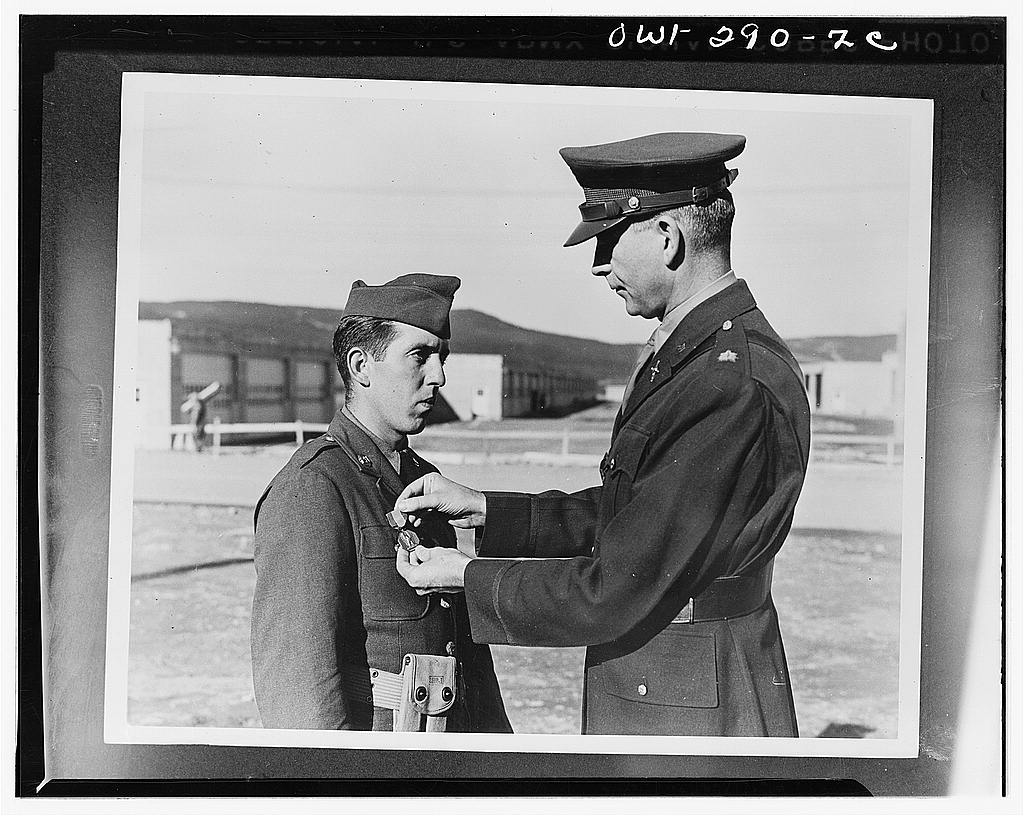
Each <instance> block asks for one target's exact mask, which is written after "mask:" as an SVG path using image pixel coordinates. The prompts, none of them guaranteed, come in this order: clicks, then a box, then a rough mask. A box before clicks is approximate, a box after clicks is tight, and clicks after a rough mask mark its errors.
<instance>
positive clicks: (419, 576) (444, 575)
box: [395, 547, 469, 595]
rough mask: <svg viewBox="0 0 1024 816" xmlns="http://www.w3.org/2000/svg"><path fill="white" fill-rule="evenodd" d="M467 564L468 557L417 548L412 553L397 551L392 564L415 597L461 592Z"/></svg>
mask: <svg viewBox="0 0 1024 816" xmlns="http://www.w3.org/2000/svg"><path fill="white" fill-rule="evenodd" d="M468 563H469V556H467V555H463V554H462V553H461V552H459V551H458V550H456V549H452V548H448V547H431V548H430V549H428V548H426V547H417V548H416V549H415V550H413V551H412V552H409V551H408V550H406V549H405V548H404V547H399V548H398V550H397V558H396V560H395V566H396V567H397V569H398V574H399V575H401V576H402V577H403V578H404V579H405V580H406V583H408V584H409V586H411V587H412V588H413V589H415V590H416V592H417V594H419V595H429V594H430V593H431V592H461V591H462V589H463V588H464V587H465V584H466V582H465V575H466V564H468Z"/></svg>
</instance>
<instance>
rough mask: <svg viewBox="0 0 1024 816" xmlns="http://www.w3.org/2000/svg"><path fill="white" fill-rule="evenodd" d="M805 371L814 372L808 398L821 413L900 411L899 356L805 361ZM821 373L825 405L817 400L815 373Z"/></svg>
mask: <svg viewBox="0 0 1024 816" xmlns="http://www.w3.org/2000/svg"><path fill="white" fill-rule="evenodd" d="M800 367H801V368H802V369H803V371H804V374H809V375H811V378H812V379H811V390H810V392H809V393H808V395H807V396H808V400H809V401H810V403H811V410H812V411H813V412H816V413H820V414H833V415H837V416H851V417H876V418H881V417H884V418H889V419H891V418H893V416H894V413H895V411H896V408H897V406H896V404H895V403H896V388H895V385H896V380H895V372H896V366H895V358H894V357H889V358H887V359H886V360H883V361H880V362H870V361H869V362H848V361H843V360H835V361H828V362H822V363H801V364H800ZM819 373H820V374H821V405H820V406H818V407H816V406H815V404H814V402H815V400H814V381H813V377H814V375H815V374H819Z"/></svg>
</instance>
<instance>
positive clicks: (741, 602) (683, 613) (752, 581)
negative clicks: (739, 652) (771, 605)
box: [672, 559, 775, 623]
mask: <svg viewBox="0 0 1024 816" xmlns="http://www.w3.org/2000/svg"><path fill="white" fill-rule="evenodd" d="M774 563H775V560H774V559H772V560H770V561H769V562H768V563H767V564H765V565H764V566H763V567H761V569H759V570H758V571H757V572H754V573H751V574H749V575H729V576H726V577H724V578H716V579H715V580H714V581H712V582H711V584H710V585H709V586H708V588H707V589H705V590H704V591H703V592H702V593H701V594H700V595H698V596H697V597H696V598H690V600H689V601H687V603H686V606H684V607H683V608H682V609H681V610H679V614H678V615H676V616H675V618H673V620H672V623H704V622H706V621H716V620H728V619H729V618H740V617H743V616H744V615H749V614H750V613H751V612H754V611H756V610H758V609H760V608H761V607H762V606H763V605H764V603H765V601H767V600H768V597H769V595H771V590H772V567H773V566H774Z"/></svg>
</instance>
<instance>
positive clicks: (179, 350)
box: [135, 301, 629, 447]
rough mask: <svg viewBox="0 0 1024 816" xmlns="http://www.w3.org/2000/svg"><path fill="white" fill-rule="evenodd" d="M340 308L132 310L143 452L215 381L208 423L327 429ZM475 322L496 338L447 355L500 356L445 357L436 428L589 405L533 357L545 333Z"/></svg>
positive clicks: (564, 373)
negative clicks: (136, 315) (299, 423)
mask: <svg viewBox="0 0 1024 816" xmlns="http://www.w3.org/2000/svg"><path fill="white" fill-rule="evenodd" d="M340 311H341V310H340V309H338V310H327V309H313V308H304V307H290V306H270V305H266V304H256V303H235V302H230V303H223V302H221V303H210V302H199V301H194V302H193V301H190V302H179V303H142V304H140V306H139V324H138V362H137V365H136V392H135V399H136V404H137V407H138V409H139V413H138V417H139V431H140V444H142V445H144V446H146V447H167V446H168V445H169V444H170V437H169V436H168V435H167V433H166V431H165V430H164V429H166V428H167V427H168V426H170V425H172V424H175V423H181V422H185V421H186V417H185V416H184V414H182V413H181V412H180V406H181V404H182V403H183V402H184V400H185V398H186V396H187V395H188V394H189V393H190V392H193V391H200V390H202V389H203V388H205V387H206V386H207V385H209V384H210V383H212V382H215V381H216V382H219V383H220V384H221V390H220V392H219V393H218V394H217V396H215V397H214V398H213V399H212V400H211V401H210V402H209V403H208V406H207V421H208V422H213V421H215V420H219V421H220V422H224V423H249V422H294V421H295V420H302V421H303V422H310V423H325V422H329V421H330V419H331V417H332V416H333V415H334V412H335V411H336V410H337V407H338V406H339V405H340V404H341V401H342V399H343V387H342V383H341V377H340V375H339V374H338V372H337V369H336V367H335V364H334V358H333V355H332V353H331V339H332V337H333V334H334V329H335V327H336V325H337V320H338V317H339V315H340ZM459 316H460V313H459V312H458V311H456V312H455V313H454V315H453V322H454V324H455V326H456V328H455V331H456V332H458V331H459ZM474 320H475V321H476V322H477V323H480V322H481V321H491V322H492V323H493V324H494V326H495V327H497V330H496V331H494V332H492V334H494V335H495V336H494V337H493V338H490V337H488V338H487V339H486V340H485V341H483V342H479V343H472V342H471V341H470V342H462V341H461V340H460V337H459V335H456V336H455V341H454V347H455V348H473V347H478V346H485V347H486V346H490V347H492V348H494V349H498V348H502V347H503V351H504V353H487V352H484V353H476V352H471V351H468V350H467V351H453V353H452V354H451V355H450V356H449V357H448V360H447V362H446V364H445V376H446V379H447V382H446V384H445V386H444V388H443V389H441V396H442V397H443V401H442V402H439V404H438V406H437V407H436V408H435V409H434V412H433V415H432V420H433V421H434V422H439V421H440V422H445V421H454V420H461V421H469V420H472V419H501V418H503V417H516V416H528V415H541V414H546V413H555V414H557V413H564V412H567V411H569V410H572V409H574V408H578V407H583V406H586V405H589V404H592V403H593V402H594V401H595V400H596V398H597V395H598V394H597V392H598V388H597V382H596V378H595V377H590V376H587V375H586V373H585V372H582V373H581V372H579V371H575V370H573V367H572V361H571V359H568V356H567V358H563V359H559V358H558V357H557V355H554V356H555V359H552V357H553V355H552V354H551V353H547V354H539V353H535V352H534V350H533V349H532V348H530V345H531V341H533V342H535V340H536V337H538V336H539V337H542V338H543V337H544V335H542V334H540V333H536V332H528V331H527V330H524V329H519V328H518V327H512V326H510V325H509V324H504V323H502V322H501V321H497V320H495V319H494V318H490V317H489V316H487V315H482V314H481V313H470V314H469V316H468V317H464V320H463V322H467V323H469V324H470V327H471V328H473V325H472V324H473V322H474ZM502 327H505V328H508V329H512V330H514V331H513V332H511V334H510V333H509V332H503V331H502ZM476 329H477V333H479V330H480V327H479V326H477V327H476ZM516 334H518V335H522V337H518V338H517V336H515V335H516ZM502 335H509V336H504V337H503V336H502ZM550 337H553V336H550ZM517 339H518V340H519V341H520V342H518V343H517ZM583 342H592V341H583ZM596 345H597V346H601V347H603V346H606V345H607V344H600V343H598V344H596ZM517 346H518V348H517ZM607 347H608V348H609V349H620V347H616V346H607ZM618 353H619V356H621V358H622V360H621V361H616V362H617V364H618V366H619V367H622V366H623V365H624V366H626V367H627V368H628V366H629V361H628V357H629V351H628V350H627V351H626V352H622V351H621V350H620V351H619V352H618Z"/></svg>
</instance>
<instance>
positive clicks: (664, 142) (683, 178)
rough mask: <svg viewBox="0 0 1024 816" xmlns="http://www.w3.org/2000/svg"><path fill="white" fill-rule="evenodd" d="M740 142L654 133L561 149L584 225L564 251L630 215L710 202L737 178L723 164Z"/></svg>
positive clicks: (736, 138)
mask: <svg viewBox="0 0 1024 816" xmlns="http://www.w3.org/2000/svg"><path fill="white" fill-rule="evenodd" d="M746 143H747V140H746V137H744V136H737V135H731V134H724V133H654V134H652V135H650V136H640V137H639V138H636V139H627V140H626V141H624V142H610V143H608V144H600V145H590V146H588V147H563V148H562V149H561V150H559V151H558V152H559V154H560V155H561V157H562V158H563V159H565V163H566V164H568V165H569V169H570V170H572V173H573V175H574V176H576V181H578V182H579V185H580V186H581V187H582V188H583V195H584V197H585V199H586V200H585V201H584V202H583V203H582V204H580V214H581V215H582V216H583V220H582V221H581V222H580V224H579V226H577V227H576V229H575V230H573V233H572V235H570V236H569V240H567V241H566V242H565V246H574V245H575V244H580V243H582V242H583V241H586V240H587V239H589V238H593V237H594V236H595V235H597V234H598V233H601V232H604V231H605V230H606V229H609V228H610V227H614V226H615V225H616V224H619V223H621V222H622V221H624V220H625V219H627V218H629V217H630V216H634V215H651V214H653V213H656V212H661V211H662V210H669V209H673V208H674V207H681V206H683V205H685V204H700V203H701V202H704V201H709V200H711V199H712V198H714V197H715V196H716V195H717V194H718V193H719V192H721V191H722V190H724V189H725V188H726V187H728V186H729V185H730V184H732V182H733V181H734V180H735V178H736V176H737V175H739V171H738V170H727V169H726V167H725V162H727V161H728V160H729V159H734V158H736V156H738V155H739V154H740V153H742V152H743V148H744V146H745V145H746Z"/></svg>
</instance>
